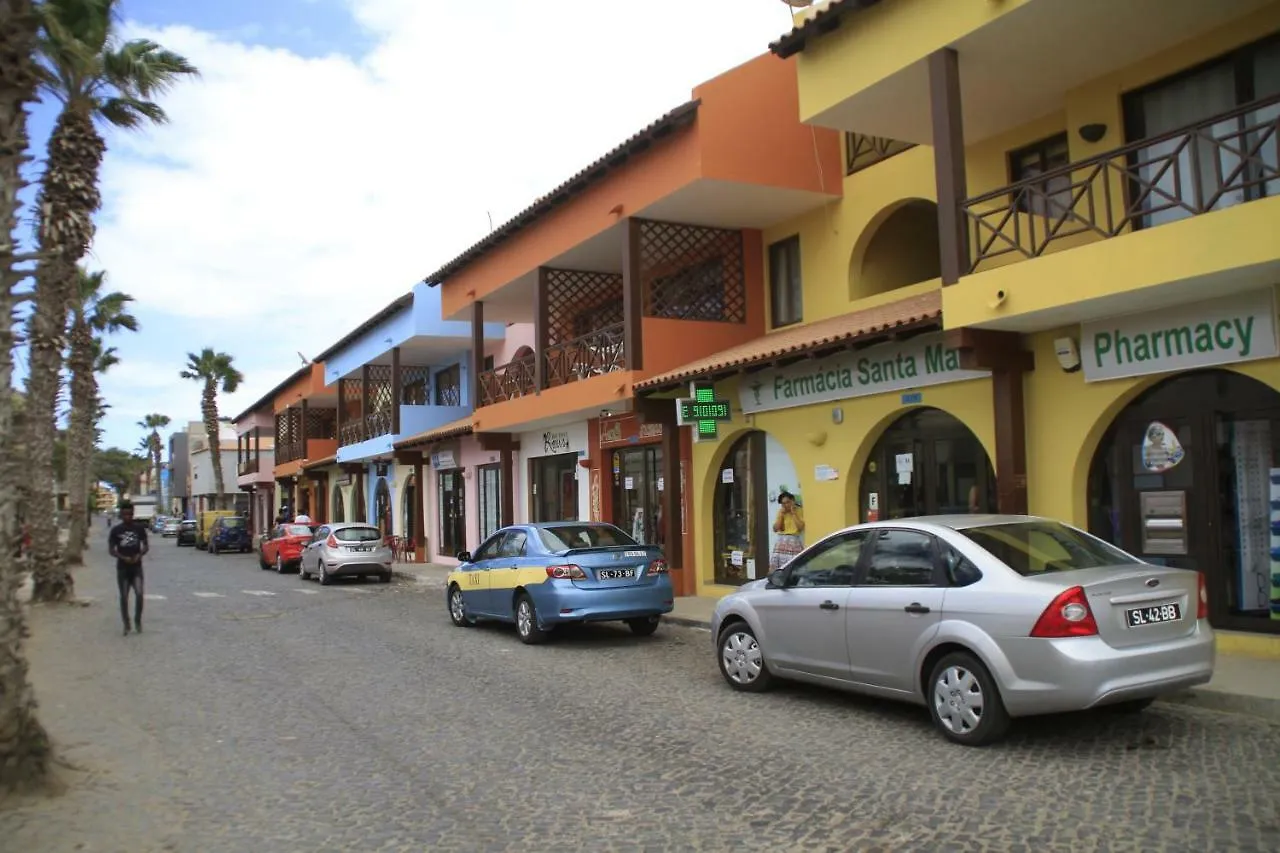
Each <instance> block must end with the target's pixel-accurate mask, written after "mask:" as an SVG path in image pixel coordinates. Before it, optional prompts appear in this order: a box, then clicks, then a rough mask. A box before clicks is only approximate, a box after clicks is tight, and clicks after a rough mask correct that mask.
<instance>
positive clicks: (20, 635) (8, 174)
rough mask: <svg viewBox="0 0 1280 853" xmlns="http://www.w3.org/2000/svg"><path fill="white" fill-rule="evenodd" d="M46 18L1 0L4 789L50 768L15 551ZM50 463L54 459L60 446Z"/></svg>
mask: <svg viewBox="0 0 1280 853" xmlns="http://www.w3.org/2000/svg"><path fill="white" fill-rule="evenodd" d="M38 22H39V19H38V18H37V16H36V13H35V7H34V6H33V5H32V3H31V0H0V661H3V663H0V790H3V789H6V788H11V787H15V786H18V785H28V784H31V783H33V782H36V781H38V780H40V779H41V778H43V777H44V776H45V774H46V773H47V771H48V769H49V754H50V748H49V736H48V735H47V734H46V733H45V730H44V727H43V726H41V725H40V721H39V720H38V719H37V718H36V700H35V694H34V692H33V691H32V689H31V681H30V679H29V678H28V676H27V657H26V652H25V650H24V648H23V646H24V641H25V638H26V636H27V626H26V619H25V617H24V615H23V610H22V605H21V603H19V601H18V586H19V585H20V583H21V578H20V576H19V566H18V564H17V561H15V560H14V557H13V542H14V536H15V535H16V533H17V530H16V529H15V528H16V524H15V519H16V516H17V494H18V488H17V487H18V484H19V483H20V482H21V479H22V473H21V472H22V469H21V467H20V466H19V464H18V459H17V453H16V450H17V440H18V439H17V436H16V435H15V432H16V430H15V429H14V422H13V411H14V403H15V400H16V397H17V394H16V392H14V391H13V390H12V384H13V345H14V340H13V332H12V329H13V304H14V300H13V287H14V285H15V284H17V281H16V279H17V278H18V273H16V272H15V265H16V264H17V262H18V261H19V258H18V255H17V249H16V242H15V241H16V238H15V231H16V230H17V227H18V211H19V200H18V193H19V191H20V190H21V189H22V186H23V181H22V174H21V168H22V164H23V162H24V161H25V160H26V159H27V105H28V104H29V103H31V102H33V101H34V100H35V97H36V80H37V78H36V63H35V48H36V35H37V27H38ZM49 462H50V465H52V464H53V458H52V450H51V451H50V460H49Z"/></svg>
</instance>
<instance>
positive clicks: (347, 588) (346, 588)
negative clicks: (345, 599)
mask: <svg viewBox="0 0 1280 853" xmlns="http://www.w3.org/2000/svg"><path fill="white" fill-rule="evenodd" d="M338 589H340V590H342V591H343V592H358V593H361V594H362V595H368V594H369V590H367V589H361V588H360V587H358V586H340V587H338Z"/></svg>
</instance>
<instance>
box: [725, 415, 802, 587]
mask: <svg viewBox="0 0 1280 853" xmlns="http://www.w3.org/2000/svg"><path fill="white" fill-rule="evenodd" d="M715 476H716V486H715V496H714V498H713V500H714V515H713V517H714V518H715V520H716V523H715V524H714V525H713V529H714V538H713V542H714V546H713V547H714V548H715V582H716V583H722V584H735V585H736V584H742V583H746V582H747V581H751V580H756V579H757V578H762V577H764V576H766V575H767V574H768V573H769V568H770V563H771V561H772V562H774V563H776V564H778V565H781V564H785V562H786V560H787V559H789V558H790V557H791V556H794V553H793V551H794V548H792V547H791V546H792V545H793V544H798V542H797V540H787V539H783V538H782V533H783V531H779V530H775V529H774V526H775V522H776V521H777V520H778V519H777V516H778V509H779V498H780V496H781V495H783V494H790V495H792V496H793V497H794V499H795V504H796V507H797V509H796V513H797V516H798V517H799V518H801V519H802V518H803V517H804V497H803V495H801V493H800V488H799V482H798V480H799V478H798V477H797V476H796V468H795V465H794V463H792V461H791V456H790V454H788V453H787V450H786V448H785V447H783V445H782V442H780V441H778V439H776V438H775V437H773V436H772V435H769V434H768V433H766V432H763V431H761V430H754V431H752V432H748V433H746V434H745V435H742V436H740V437H739V438H738V439H737V440H736V441H734V443H733V445H732V446H731V447H730V448H729V452H728V454H727V455H726V456H725V458H724V461H723V462H721V463H720V468H719V471H718V472H717V473H716V475H715ZM797 535H798V537H799V541H800V542H802V541H804V538H805V533H804V531H803V530H800V531H799V533H798V534H797ZM775 552H776V555H775Z"/></svg>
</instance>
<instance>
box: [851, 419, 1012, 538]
mask: <svg viewBox="0 0 1280 853" xmlns="http://www.w3.org/2000/svg"><path fill="white" fill-rule="evenodd" d="M859 485H860V489H859V495H858V506H859V511H860V512H861V518H860V519H859V520H861V521H893V520H895V519H899V518H911V517H913V516H920V515H950V514H953V513H970V512H995V510H996V505H995V503H996V475H995V469H993V468H992V467H991V460H990V458H988V457H987V451H986V450H985V449H984V448H983V447H982V442H980V441H978V437H977V436H975V435H974V434H973V433H972V432H971V431H970V430H969V428H968V427H967V426H965V425H964V423H963V422H961V421H960V420H959V419H958V418H956V417H954V416H953V415H950V414H948V413H947V412H944V411H942V410H941V409H933V408H927V407H922V408H917V409H912V410H911V411H910V412H908V413H907V414H905V415H903V416H902V417H900V418H898V419H897V420H896V421H894V422H893V424H892V425H891V426H890V427H889V428H888V429H887V430H885V431H884V435H882V436H880V440H879V441H877V442H876V444H875V447H874V448H872V450H871V454H870V456H868V457H867V463H866V466H865V467H864V468H863V471H862V479H861V480H860V483H859Z"/></svg>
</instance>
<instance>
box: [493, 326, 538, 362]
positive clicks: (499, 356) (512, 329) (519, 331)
mask: <svg viewBox="0 0 1280 853" xmlns="http://www.w3.org/2000/svg"><path fill="white" fill-rule="evenodd" d="M520 347H529V348H531V349H532V347H533V324H532V323H512V324H511V325H510V326H507V336H506V338H504V339H503V341H502V343H500V344H494V345H492V346H488V347H485V351H484V354H485V355H491V356H493V363H494V364H507V363H509V362H510V361H511V360H512V359H513V358H515V357H516V350H518V349H520Z"/></svg>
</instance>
